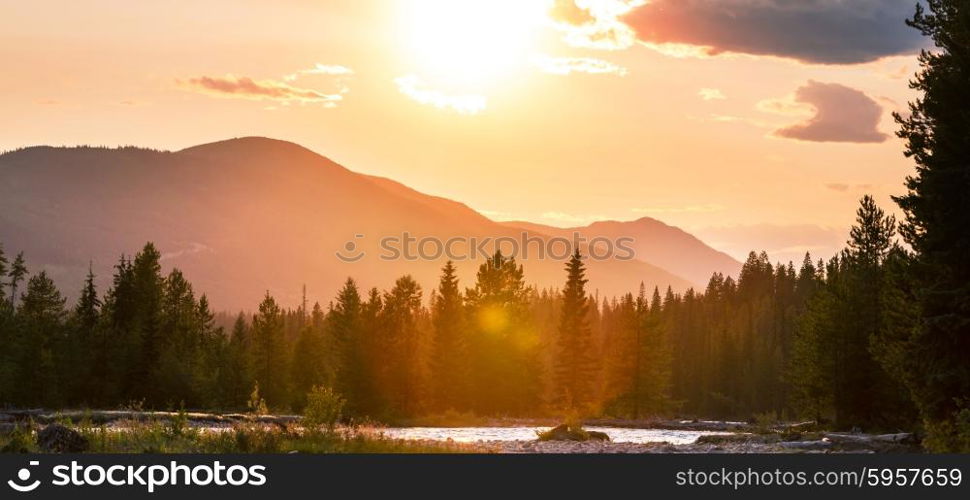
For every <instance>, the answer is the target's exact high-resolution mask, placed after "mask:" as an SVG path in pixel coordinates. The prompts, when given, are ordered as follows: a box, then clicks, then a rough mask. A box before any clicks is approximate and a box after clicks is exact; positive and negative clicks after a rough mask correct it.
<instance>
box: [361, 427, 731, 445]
mask: <svg viewBox="0 0 970 500" xmlns="http://www.w3.org/2000/svg"><path fill="white" fill-rule="evenodd" d="M548 429H549V428H548V427H388V428H382V429H379V430H378V432H381V433H383V434H384V435H385V436H387V437H390V438H394V439H430V440H435V441H447V440H448V439H451V440H452V441H455V442H459V443H474V442H477V441H531V440H534V439H536V431H545V430H548ZM584 429H586V430H589V431H600V432H605V433H606V434H607V435H608V436H610V439H611V440H613V442H615V443H658V442H667V443H670V444H691V443H693V442H694V441H697V438H699V437H700V436H704V435H709V434H726V433H724V432H710V431H683V430H666V429H628V428H623V427H584Z"/></svg>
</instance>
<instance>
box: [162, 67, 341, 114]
mask: <svg viewBox="0 0 970 500" xmlns="http://www.w3.org/2000/svg"><path fill="white" fill-rule="evenodd" d="M179 83H181V84H182V86H184V87H186V88H189V89H192V90H195V91H198V92H202V93H206V94H210V95H215V96H218V97H227V98H235V99H253V100H271V101H281V102H300V103H323V104H325V105H327V106H331V107H332V106H335V105H336V103H337V102H338V101H341V100H343V96H342V95H340V94H326V93H323V92H320V91H318V90H313V89H305V88H299V87H294V86H292V85H289V84H286V83H283V82H278V81H275V80H259V81H257V80H253V79H252V78H248V77H235V76H232V75H226V76H224V77H211V76H201V77H198V78H190V79H189V80H187V81H185V82H179Z"/></svg>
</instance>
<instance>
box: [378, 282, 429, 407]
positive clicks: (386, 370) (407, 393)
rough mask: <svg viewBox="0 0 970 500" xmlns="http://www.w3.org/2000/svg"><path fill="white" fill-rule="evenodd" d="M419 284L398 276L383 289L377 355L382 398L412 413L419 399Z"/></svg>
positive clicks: (420, 369)
mask: <svg viewBox="0 0 970 500" xmlns="http://www.w3.org/2000/svg"><path fill="white" fill-rule="evenodd" d="M420 309H421V286H420V285H418V283H417V282H416V281H414V278H412V277H411V276H403V277H401V278H398V280H397V281H396V282H395V283H394V287H393V288H392V289H391V290H390V291H389V292H386V293H384V307H383V309H382V311H381V329H380V337H378V338H376V339H375V340H376V341H377V342H379V343H380V345H381V346H382V350H381V353H382V354H381V356H380V358H379V365H380V366H381V370H380V372H379V373H380V375H381V376H380V377H379V382H380V387H381V389H382V395H383V398H382V399H383V400H384V401H385V402H386V403H387V404H388V406H389V408H388V409H389V410H390V411H391V412H393V413H398V414H403V415H414V414H415V413H416V412H417V410H418V408H419V407H420V403H421V392H420V386H421V379H422V367H421V365H420V360H421V352H420V345H421V338H420V331H419V329H418V321H419V315H420Z"/></svg>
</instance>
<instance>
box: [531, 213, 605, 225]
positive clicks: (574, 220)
mask: <svg viewBox="0 0 970 500" xmlns="http://www.w3.org/2000/svg"><path fill="white" fill-rule="evenodd" d="M542 218H543V219H546V220H551V221H557V222H561V223H562V222H565V223H568V224H585V223H589V222H594V221H598V220H605V219H607V218H608V217H606V216H604V215H573V214H567V213H563V212H544V213H543V214H542Z"/></svg>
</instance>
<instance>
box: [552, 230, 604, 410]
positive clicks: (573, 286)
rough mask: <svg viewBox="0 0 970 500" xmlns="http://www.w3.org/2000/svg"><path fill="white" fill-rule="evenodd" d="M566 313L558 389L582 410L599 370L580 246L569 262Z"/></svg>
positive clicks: (573, 406)
mask: <svg viewBox="0 0 970 500" xmlns="http://www.w3.org/2000/svg"><path fill="white" fill-rule="evenodd" d="M566 273H567V277H566V286H565V287H564V288H563V292H562V296H563V304H562V313H561V316H560V320H559V336H558V338H557V345H558V348H559V352H558V353H557V354H558V355H557V358H556V367H555V373H556V385H555V389H556V390H555V392H556V396H557V398H558V399H559V402H560V404H562V405H563V407H564V408H566V409H570V410H581V409H583V408H584V407H585V406H586V405H588V404H590V403H592V401H593V389H594V387H593V386H594V384H595V383H596V380H595V377H596V373H595V371H596V369H595V365H594V363H593V359H592V356H593V355H594V353H593V335H592V331H591V330H590V327H589V324H588V322H587V316H588V314H589V297H588V296H587V295H586V283H587V282H588V281H589V280H587V279H586V266H585V264H583V257H582V255H581V254H580V253H579V249H578V248H577V249H576V251H575V252H574V253H573V255H572V257H571V258H570V259H569V262H568V263H567V264H566Z"/></svg>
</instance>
